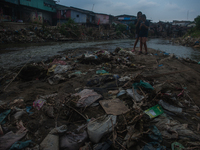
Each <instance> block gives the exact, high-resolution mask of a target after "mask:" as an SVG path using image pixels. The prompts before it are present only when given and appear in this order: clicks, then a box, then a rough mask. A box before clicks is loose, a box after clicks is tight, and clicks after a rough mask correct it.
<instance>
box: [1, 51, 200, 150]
mask: <svg viewBox="0 0 200 150" xmlns="http://www.w3.org/2000/svg"><path fill="white" fill-rule="evenodd" d="M138 50H139V49H138V48H137V49H136V51H138ZM148 51H149V54H148V55H144V54H142V55H138V53H137V52H135V53H132V52H131V48H116V50H115V51H114V52H113V53H110V52H108V51H105V50H103V49H101V50H99V51H97V52H94V51H91V52H89V53H86V51H82V50H81V49H79V50H76V51H75V50H67V51H63V53H62V54H60V55H59V54H58V55H56V56H53V57H51V58H49V59H48V60H47V61H40V62H38V63H36V62H34V61H33V62H31V63H28V64H27V65H25V66H24V68H23V69H22V70H20V69H21V68H15V70H10V71H6V72H3V71H2V72H1V75H0V76H1V79H0V81H1V84H0V85H1V86H0V90H1V93H0V100H1V101H0V113H2V112H5V111H6V110H11V111H10V112H9V113H8V114H9V115H5V114H6V113H4V115H5V117H4V118H5V119H3V120H4V124H3V123H1V128H2V131H1V134H2V136H0V139H1V140H0V142H1V143H3V142H4V144H3V145H4V146H7V148H9V146H11V145H12V144H13V143H14V141H18V140H20V139H22V140H21V141H27V140H32V141H33V143H32V144H30V145H29V147H40V148H44V146H46V147H48V148H52V146H54V148H55V147H56V149H59V148H60V149H61V148H63V149H66V148H68V149H70V148H71V147H73V148H74V147H75V149H79V148H80V147H82V146H85V148H88V149H89V147H93V148H95V147H97V146H102V145H100V144H99V143H102V142H103V143H104V145H105V144H106V145H107V146H108V147H110V148H112V149H125V148H126V149H137V148H138V149H141V148H142V147H144V146H145V145H146V143H149V142H150V141H154V142H157V143H159V144H161V145H162V146H166V147H167V148H169V149H170V148H171V144H172V143H173V142H175V141H176V142H179V143H181V144H182V145H183V146H185V147H186V148H193V149H195V148H194V147H196V149H199V145H198V142H199V139H200V137H199V134H200V132H199V121H200V115H199V113H200V110H199V106H200V101H199V97H200V93H199V91H200V82H199V81H200V72H199V70H200V65H198V64H197V63H196V62H194V61H191V60H189V59H181V58H179V59H177V57H175V56H174V55H171V54H168V53H164V52H160V51H157V50H154V49H148ZM82 54H84V55H82ZM18 72H19V74H18ZM13 79H14V80H13ZM142 81H143V82H142ZM133 85H134V86H133ZM86 89H87V90H86ZM128 89H130V90H128ZM88 90H89V91H88ZM92 90H93V91H92ZM81 91H82V92H81ZM131 91H133V92H134V94H133V92H132V94H131ZM79 92H81V93H82V94H80V95H79V96H80V97H81V98H80V97H76V96H75V95H74V94H75V93H79ZM126 92H128V93H129V94H128V93H126ZM119 93H120V94H119ZM116 98H118V99H120V100H116ZM102 100H104V101H102ZM161 100H162V101H161ZM108 102H109V103H108ZM33 103H34V105H33ZM43 103H44V104H43ZM157 104H159V107H160V109H162V110H161V111H160V112H158V111H157V109H155V110H152V111H153V112H154V111H155V112H154V113H153V112H152V111H151V115H149V116H150V117H151V119H150V117H149V116H148V115H146V114H145V113H144V111H145V110H148V109H149V108H152V107H153V106H157ZM30 106H34V107H32V108H31V107H30ZM112 106H113V107H114V108H113V107H112ZM19 108H20V109H19ZM27 108H30V109H27ZM163 110H164V114H165V115H164V114H162V113H163ZM157 113H158V114H157ZM161 114H162V115H161ZM104 115H114V116H109V117H110V118H112V119H113V120H112V121H110V120H111V119H109V118H107V121H106V120H105V119H103V118H101V119H100V117H101V116H104ZM116 115H117V117H116ZM152 116H155V118H152ZM90 119H91V120H90ZM20 120H21V121H20ZM97 121H98V122H97ZM166 121H167V122H166ZM109 122H112V123H109ZM161 122H162V123H161ZM99 123H100V124H99ZM62 125H65V128H64V129H62V130H58V129H57V130H55V129H54V131H52V129H53V128H57V127H60V126H62ZM152 125H153V128H152ZM66 126H67V128H66ZM91 126H92V129H91V128H90V127H91ZM96 126H98V127H99V128H97V129H96V128H95V129H94V127H96ZM104 126H106V128H105V129H102V131H107V127H108V126H109V127H110V130H109V131H110V132H106V133H102V134H100V135H99V134H98V132H99V129H100V128H101V127H104ZM19 129H21V130H20V131H21V132H20V133H19V132H18V133H19V134H18V137H21V138H15V137H14V140H13V141H12V142H13V143H12V142H8V141H7V138H6V136H7V134H8V133H9V131H13V132H14V133H15V132H16V131H18V130H19ZM111 129H112V130H111ZM91 130H92V131H91ZM93 130H94V131H93ZM50 131H51V133H54V134H56V133H59V134H57V135H53V134H51V133H50ZM61 132H62V133H61ZM14 133H13V134H14ZM87 133H88V134H87ZM47 135H48V136H47ZM49 136H50V137H51V138H50V139H48V138H49ZM91 137H95V139H94V138H91ZM44 139H45V140H44ZM47 140H49V141H50V142H53V143H54V144H53V145H52V144H49V143H46V141H47ZM55 141H60V142H55ZM191 141H192V142H191ZM5 143H6V144H5ZM59 143H60V144H59ZM65 143H70V144H67V145H66V144H65ZM85 143H86V144H85ZM96 143H98V145H95V144H96ZM0 145H2V144H0ZM149 145H151V143H149ZM147 146H148V145H147ZM0 147H1V146H0ZM82 149H84V148H83V147H82Z"/></svg>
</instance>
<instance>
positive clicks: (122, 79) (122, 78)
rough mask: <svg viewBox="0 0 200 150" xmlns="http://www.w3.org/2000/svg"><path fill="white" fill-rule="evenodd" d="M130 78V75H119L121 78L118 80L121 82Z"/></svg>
mask: <svg viewBox="0 0 200 150" xmlns="http://www.w3.org/2000/svg"><path fill="white" fill-rule="evenodd" d="M130 79H131V78H130V77H128V76H125V77H121V78H120V79H119V81H120V82H122V81H128V80H130Z"/></svg>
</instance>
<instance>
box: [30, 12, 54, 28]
mask: <svg viewBox="0 0 200 150" xmlns="http://www.w3.org/2000/svg"><path fill="white" fill-rule="evenodd" d="M30 15H31V17H30V21H31V22H38V23H48V24H50V25H51V24H52V16H51V14H50V13H47V12H31V14H30Z"/></svg>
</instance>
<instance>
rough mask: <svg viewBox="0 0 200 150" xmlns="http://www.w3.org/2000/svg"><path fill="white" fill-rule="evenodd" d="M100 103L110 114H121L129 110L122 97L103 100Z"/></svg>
mask: <svg viewBox="0 0 200 150" xmlns="http://www.w3.org/2000/svg"><path fill="white" fill-rule="evenodd" d="M99 103H100V104H101V106H102V107H103V109H104V110H105V112H106V113H107V114H109V115H121V114H125V113H127V112H128V111H129V109H128V107H127V106H126V105H125V104H124V103H123V101H121V100H120V99H112V100H102V101H99Z"/></svg>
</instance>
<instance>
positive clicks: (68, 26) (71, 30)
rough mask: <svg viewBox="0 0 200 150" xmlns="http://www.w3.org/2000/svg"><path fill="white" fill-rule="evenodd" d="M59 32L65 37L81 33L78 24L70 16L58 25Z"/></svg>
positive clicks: (76, 35)
mask: <svg viewBox="0 0 200 150" xmlns="http://www.w3.org/2000/svg"><path fill="white" fill-rule="evenodd" d="M60 33H61V34H63V35H65V36H66V37H78V36H80V35H81V32H80V28H79V26H78V24H76V23H75V21H74V20H72V19H71V18H70V19H69V20H68V21H67V22H66V23H64V24H62V25H61V27H60Z"/></svg>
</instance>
